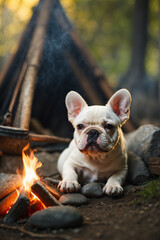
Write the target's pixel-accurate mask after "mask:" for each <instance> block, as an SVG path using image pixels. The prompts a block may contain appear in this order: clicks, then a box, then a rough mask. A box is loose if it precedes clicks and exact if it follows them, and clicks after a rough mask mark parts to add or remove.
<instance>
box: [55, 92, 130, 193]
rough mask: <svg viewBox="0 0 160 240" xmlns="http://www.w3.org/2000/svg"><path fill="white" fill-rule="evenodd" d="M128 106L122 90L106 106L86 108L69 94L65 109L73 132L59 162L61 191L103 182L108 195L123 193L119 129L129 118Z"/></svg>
mask: <svg viewBox="0 0 160 240" xmlns="http://www.w3.org/2000/svg"><path fill="white" fill-rule="evenodd" d="M130 102H131V97H130V94H129V92H128V91H127V90H125V89H122V90H119V91H118V92H116V93H115V94H114V95H113V96H112V98H111V99H110V100H109V102H108V104H107V105H106V106H88V105H87V104H86V102H85V101H84V100H83V98H82V97H81V96H80V95H79V94H78V93H76V92H73V91H72V92H70V93H68V95H67V97H66V106H67V109H68V117H69V120H70V121H71V122H72V124H73V126H74V128H75V132H74V139H73V140H72V142H71V143H70V145H69V147H68V148H67V149H65V150H64V151H63V153H62V154H61V156H60V158H59V160H58V170H59V172H60V174H61V175H62V178H63V180H62V181H61V182H60V183H59V188H60V190H61V191H63V192H73V191H78V190H79V188H80V184H79V182H80V183H87V182H94V181H97V180H98V181H104V180H105V181H107V183H106V185H105V186H104V188H103V191H104V192H105V193H106V194H107V195H118V194H121V193H122V192H123V188H122V184H123V182H124V180H125V178H126V175H127V151H126V144H125V139H124V136H123V133H122V130H121V126H122V124H123V123H124V122H125V121H126V120H127V119H128V118H129V107H130Z"/></svg>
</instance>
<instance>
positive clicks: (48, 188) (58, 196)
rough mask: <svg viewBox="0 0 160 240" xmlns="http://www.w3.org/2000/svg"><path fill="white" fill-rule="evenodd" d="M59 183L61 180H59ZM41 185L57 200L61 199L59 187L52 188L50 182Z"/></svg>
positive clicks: (43, 182)
mask: <svg viewBox="0 0 160 240" xmlns="http://www.w3.org/2000/svg"><path fill="white" fill-rule="evenodd" d="M57 182H59V180H57ZM41 183H42V184H43V186H44V187H45V188H46V189H47V190H48V191H49V192H50V193H51V194H52V195H53V196H54V197H55V198H56V199H57V200H58V199H59V198H60V197H61V195H62V193H60V191H58V189H57V187H53V186H50V184H49V182H48V181H45V180H43V181H41Z"/></svg>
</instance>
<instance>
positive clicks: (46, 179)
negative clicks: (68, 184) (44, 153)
mask: <svg viewBox="0 0 160 240" xmlns="http://www.w3.org/2000/svg"><path fill="white" fill-rule="evenodd" d="M44 181H47V182H49V183H52V184H53V185H58V184H59V182H60V180H58V179H54V178H50V177H46V178H44Z"/></svg>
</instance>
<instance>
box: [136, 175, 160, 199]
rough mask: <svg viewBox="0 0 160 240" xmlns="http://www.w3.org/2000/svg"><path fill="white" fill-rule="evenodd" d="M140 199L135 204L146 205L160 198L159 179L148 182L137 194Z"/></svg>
mask: <svg viewBox="0 0 160 240" xmlns="http://www.w3.org/2000/svg"><path fill="white" fill-rule="evenodd" d="M138 195H139V196H140V199H139V200H138V201H137V202H136V203H137V204H138V203H147V202H149V201H150V200H152V199H157V198H160V177H159V178H158V179H156V180H152V181H150V182H149V183H148V184H147V185H146V186H145V187H144V188H143V189H142V190H141V191H140V192H139V193H138Z"/></svg>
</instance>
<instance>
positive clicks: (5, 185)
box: [0, 173, 22, 199]
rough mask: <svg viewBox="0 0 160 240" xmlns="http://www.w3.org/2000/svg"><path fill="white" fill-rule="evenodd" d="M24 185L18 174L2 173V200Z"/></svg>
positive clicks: (0, 196)
mask: <svg viewBox="0 0 160 240" xmlns="http://www.w3.org/2000/svg"><path fill="white" fill-rule="evenodd" d="M21 185H22V178H21V177H20V176H19V175H16V174H7V173H0V199H2V198H3V197H5V196H7V195H8V194H9V193H11V192H13V191H14V190H15V189H16V188H18V187H20V186H21Z"/></svg>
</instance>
